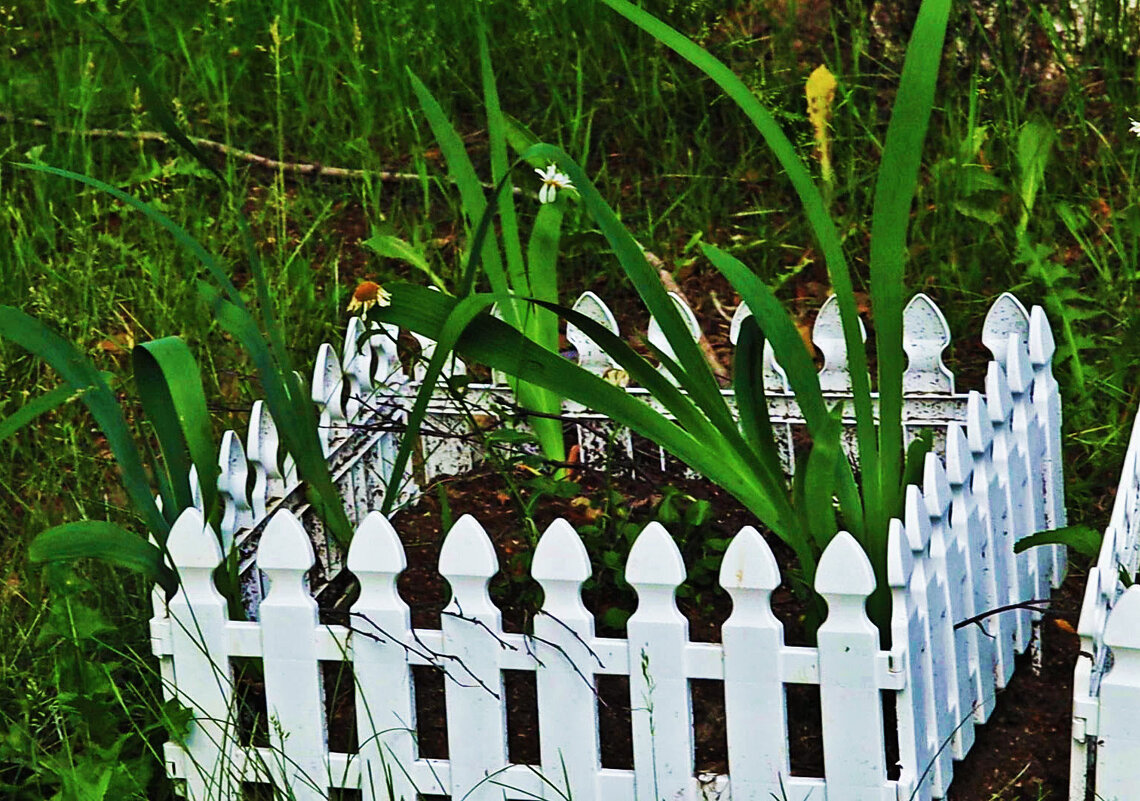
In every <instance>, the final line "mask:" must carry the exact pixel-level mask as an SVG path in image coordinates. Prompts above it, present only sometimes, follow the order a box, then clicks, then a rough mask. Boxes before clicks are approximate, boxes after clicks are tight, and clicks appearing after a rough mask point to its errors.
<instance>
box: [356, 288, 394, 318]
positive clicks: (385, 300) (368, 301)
mask: <svg viewBox="0 0 1140 801" xmlns="http://www.w3.org/2000/svg"><path fill="white" fill-rule="evenodd" d="M391 302H392V296H391V295H389V294H388V293H387V292H385V291H384V287H382V286H380V285H379V284H378V283H376V282H375V281H361V282H360V284H359V286H357V287H356V290H355V291H354V292H353V293H352V300H350V301H349V302H348V310H349V311H350V312H354V311H359V312H360V313H361V314H364V313H365V312H366V311H368V310H369V309H371V308H372V307H373V306H387V305H388V304H389V303H391Z"/></svg>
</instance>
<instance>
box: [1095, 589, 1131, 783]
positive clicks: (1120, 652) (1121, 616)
mask: <svg viewBox="0 0 1140 801" xmlns="http://www.w3.org/2000/svg"><path fill="white" fill-rule="evenodd" d="M1104 643H1105V645H1107V646H1108V647H1109V648H1111V649H1112V657H1113V662H1112V668H1111V669H1110V670H1109V671H1108V673H1107V674H1105V676H1104V679H1103V680H1102V681H1101V684H1100V723H1099V729H1098V734H1097V750H1096V792H1097V797H1098V798H1104V799H1121V800H1123V799H1126V798H1133V797H1135V794H1136V766H1137V765H1138V764H1140V586H1136V585H1133V586H1132V587H1129V588H1128V589H1127V590H1126V591H1125V592H1124V595H1123V596H1122V597H1121V599H1120V601H1119V602H1118V603H1117V604H1116V606H1115V608H1114V609H1113V610H1112V615H1111V617H1110V618H1109V620H1108V624H1107V626H1106V627H1105V630H1104Z"/></svg>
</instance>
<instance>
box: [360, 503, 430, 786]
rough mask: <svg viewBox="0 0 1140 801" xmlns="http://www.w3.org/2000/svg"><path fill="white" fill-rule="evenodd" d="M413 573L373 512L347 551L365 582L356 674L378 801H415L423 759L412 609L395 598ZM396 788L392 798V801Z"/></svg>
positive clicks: (363, 747)
mask: <svg viewBox="0 0 1140 801" xmlns="http://www.w3.org/2000/svg"><path fill="white" fill-rule="evenodd" d="M406 566H407V560H406V559H405V557H404V548H403V546H402V545H401V544H400V538H399V537H398V536H397V535H396V532H395V530H394V529H393V528H392V524H391V523H389V522H388V520H387V519H386V518H385V517H384V516H383V515H382V514H380V513H379V512H369V513H368V516H367V517H365V518H364V522H363V523H361V524H360V528H358V529H357V530H356V535H355V536H354V537H353V538H352V544H351V545H350V546H349V549H348V569H349V570H351V571H352V573H353V575H355V576H356V578H357V580H358V581H359V582H360V597H359V598H358V599H357V601H356V603H355V604H353V606H352V611H351V613H350V616H349V626H350V628H351V631H352V663H353V664H352V672H353V677H354V679H355V681H356V730H357V742H359V743H360V759H361V765H360V789H361V790H363V791H364V797H365V798H374V799H377V801H381V799H384V801H400V799H401V798H404V799H408V801H411V799H414V798H415V797H416V790H415V786H414V785H413V784H412V782H411V780H410V779H409V778H408V773H407V772H408V771H410V770H411V765H412V762H413V761H414V760H415V758H416V751H415V734H416V722H415V716H414V708H413V705H412V673H411V667H410V666H409V664H408V653H407V651H406V650H405V646H406V645H407V644H408V643H409V641H410V640H411V638H412V633H411V628H412V625H411V615H410V613H409V611H408V605H407V604H406V603H404V602H403V600H402V599H401V598H400V595H399V593H398V592H397V591H396V577H397V576H398V575H399V574H400V573H401V571H403V569H404V568H405V567H406ZM389 786H390V787H391V790H392V796H393V797H392V799H390V800H389V799H386V798H385V794H386V793H387V792H388V788H389Z"/></svg>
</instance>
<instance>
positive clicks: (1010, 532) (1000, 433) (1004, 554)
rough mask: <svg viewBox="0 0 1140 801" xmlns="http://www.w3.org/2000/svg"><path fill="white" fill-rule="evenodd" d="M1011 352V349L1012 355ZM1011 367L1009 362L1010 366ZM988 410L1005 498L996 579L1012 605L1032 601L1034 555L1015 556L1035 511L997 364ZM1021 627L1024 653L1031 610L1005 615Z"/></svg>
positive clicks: (1018, 645) (998, 520)
mask: <svg viewBox="0 0 1140 801" xmlns="http://www.w3.org/2000/svg"><path fill="white" fill-rule="evenodd" d="M1008 353H1009V351H1008V350H1007V354H1008ZM1007 363H1008V362H1007ZM986 409H987V411H988V412H989V417H990V422H991V423H992V424H993V445H992V446H991V447H992V451H991V454H990V465H991V469H992V475H993V479H994V483H995V485H996V487H997V491H998V493H1000V496H1001V507H1002V514H1001V515H1000V516H998V515H997V514H996V512H995V516H994V544H995V548H994V557H995V565H996V567H995V570H994V573H993V575H994V577H995V580H996V584H997V591H998V599H997V600H998V606H1009V605H1012V604H1017V603H1021V602H1022V601H1027V600H1030V597H1031V593H1032V589H1031V584H1032V578H1031V575H1030V565H1029V560H1030V558H1031V556H1032V555H1031V554H1029V553H1021V554H1015V553H1014V552H1013V546H1014V544H1015V543H1016V542H1017V541H1018V540H1020V539H1022V538H1024V537H1027V536H1028V535H1029V534H1031V533H1032V532H1031V531H1030V530H1029V525H1028V524H1029V522H1030V521H1029V516H1030V514H1031V512H1030V510H1029V509H1027V508H1026V506H1025V501H1026V496H1027V493H1028V488H1029V487H1028V484H1029V476H1028V474H1027V472H1026V469H1025V460H1024V458H1023V454H1022V452H1021V451H1020V449H1018V448H1017V447H1016V443H1015V442H1014V440H1013V436H1012V431H1011V428H1012V420H1013V396H1012V395H1011V394H1010V392H1009V383H1008V381H1007V380H1006V375H1005V371H1004V370H1003V369H1002V368H1001V365H1000V364H998V363H997V362H996V361H991V362H990V364H989V369H988V371H987V373H986ZM1001 614H1002V615H1004V616H1006V618H1008V619H1009V620H1011V621H1012V622H1013V623H1015V624H1016V625H1015V628H1014V649H1015V650H1016V651H1017V652H1018V653H1023V652H1024V651H1025V649H1026V648H1027V647H1028V646H1029V641H1030V637H1031V634H1032V629H1031V625H1032V622H1031V620H1030V616H1029V610H1028V609H1017V610H1011V611H1008V612H1002V613H1001Z"/></svg>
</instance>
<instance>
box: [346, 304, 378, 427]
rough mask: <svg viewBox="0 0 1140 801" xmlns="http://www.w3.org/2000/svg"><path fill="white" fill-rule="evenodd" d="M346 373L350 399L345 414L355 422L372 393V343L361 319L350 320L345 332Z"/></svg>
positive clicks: (351, 318) (353, 318)
mask: <svg viewBox="0 0 1140 801" xmlns="http://www.w3.org/2000/svg"><path fill="white" fill-rule="evenodd" d="M343 366H344V373H345V375H347V376H348V381H349V399H348V403H347V404H346V408H345V414H346V415H347V416H348V419H349V420H355V419H356V416H357V415H358V414H359V413H360V409H361V401H363V400H364V399H365V398H367V397H368V396H369V395H370V394H371V393H372V341H371V338H370V337H365V336H364V321H363V320H361V319H360V318H359V317H350V318H349V319H348V328H346V329H345V332H344V359H343Z"/></svg>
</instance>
